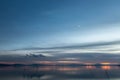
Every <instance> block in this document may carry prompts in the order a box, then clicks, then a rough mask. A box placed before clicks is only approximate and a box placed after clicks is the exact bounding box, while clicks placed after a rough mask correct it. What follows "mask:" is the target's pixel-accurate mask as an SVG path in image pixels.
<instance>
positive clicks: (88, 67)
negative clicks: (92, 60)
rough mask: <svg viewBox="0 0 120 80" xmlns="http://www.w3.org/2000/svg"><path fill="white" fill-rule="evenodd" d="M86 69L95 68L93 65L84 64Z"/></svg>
mask: <svg viewBox="0 0 120 80" xmlns="http://www.w3.org/2000/svg"><path fill="white" fill-rule="evenodd" d="M86 68H87V69H95V66H90V65H89V66H86Z"/></svg>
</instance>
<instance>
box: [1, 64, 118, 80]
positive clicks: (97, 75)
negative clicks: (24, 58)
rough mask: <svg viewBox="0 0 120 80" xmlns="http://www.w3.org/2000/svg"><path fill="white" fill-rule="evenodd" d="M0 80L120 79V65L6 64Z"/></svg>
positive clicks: (2, 69) (2, 68)
mask: <svg viewBox="0 0 120 80" xmlns="http://www.w3.org/2000/svg"><path fill="white" fill-rule="evenodd" d="M0 80H120V66H38V67H34V66H21V67H13V66H8V67H0Z"/></svg>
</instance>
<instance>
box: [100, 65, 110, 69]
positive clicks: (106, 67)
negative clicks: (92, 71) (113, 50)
mask: <svg viewBox="0 0 120 80" xmlns="http://www.w3.org/2000/svg"><path fill="white" fill-rule="evenodd" d="M101 68H102V69H103V70H110V69H111V66H101Z"/></svg>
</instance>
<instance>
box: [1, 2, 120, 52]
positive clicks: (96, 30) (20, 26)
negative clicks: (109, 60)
mask: <svg viewBox="0 0 120 80" xmlns="http://www.w3.org/2000/svg"><path fill="white" fill-rule="evenodd" d="M119 3H120V0H0V50H11V49H19V48H26V47H55V46H65V45H74V44H78V43H81V44H83V43H93V42H109V41H115V40H120V36H119V34H120V10H119V9H120V5H119Z"/></svg>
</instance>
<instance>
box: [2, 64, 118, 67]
mask: <svg viewBox="0 0 120 80" xmlns="http://www.w3.org/2000/svg"><path fill="white" fill-rule="evenodd" d="M5 66H13V67H22V66H33V67H37V66H73V67H74V66H120V64H109V65H108V64H89V65H87V64H54V65H52V64H0V67H5Z"/></svg>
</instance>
